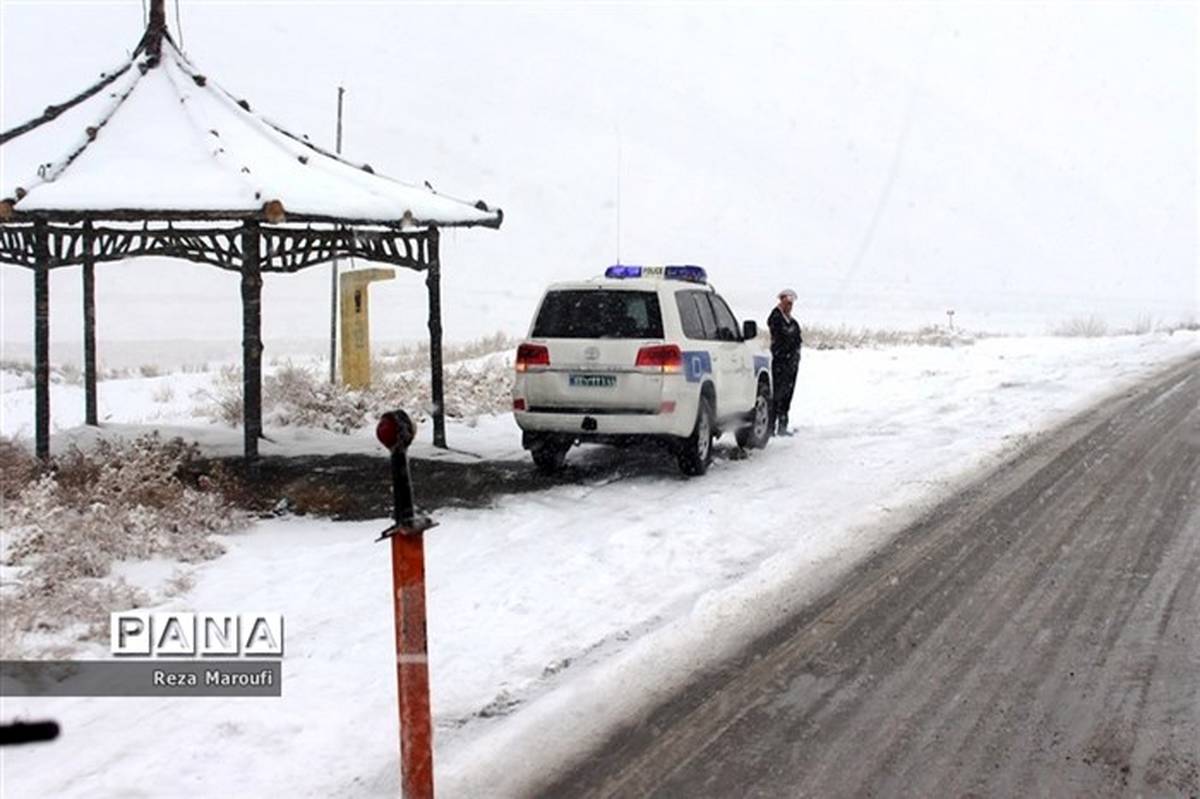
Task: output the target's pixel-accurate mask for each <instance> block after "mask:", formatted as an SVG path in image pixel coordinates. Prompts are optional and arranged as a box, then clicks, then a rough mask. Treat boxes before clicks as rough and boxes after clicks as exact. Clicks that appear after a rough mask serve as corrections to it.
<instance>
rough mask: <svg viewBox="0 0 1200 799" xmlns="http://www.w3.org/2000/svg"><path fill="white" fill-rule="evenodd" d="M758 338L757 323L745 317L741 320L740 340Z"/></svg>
mask: <svg viewBox="0 0 1200 799" xmlns="http://www.w3.org/2000/svg"><path fill="white" fill-rule="evenodd" d="M755 338H758V324H757V323H756V322H753V321H751V320H749V319H747V320H746V321H745V322H742V341H750V340H751V339H755Z"/></svg>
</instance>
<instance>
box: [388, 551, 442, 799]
mask: <svg viewBox="0 0 1200 799" xmlns="http://www.w3.org/2000/svg"><path fill="white" fill-rule="evenodd" d="M391 539H392V583H393V586H394V588H395V591H396V594H395V596H396V680H397V688H398V690H399V697H400V785H401V792H402V796H403V797H404V799H433V723H432V721H431V719H430V712H429V656H428V646H427V642H426V638H425V536H424V533H423V532H421V531H420V530H411V531H410V530H407V529H405V530H403V531H401V530H397V531H396V532H395V534H393V535H392V536H391Z"/></svg>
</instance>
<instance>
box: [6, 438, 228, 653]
mask: <svg viewBox="0 0 1200 799" xmlns="http://www.w3.org/2000/svg"><path fill="white" fill-rule="evenodd" d="M198 458H199V452H198V449H197V447H196V446H195V445H194V444H192V445H188V444H185V443H184V442H183V441H182V440H180V439H175V440H173V441H166V442H164V441H162V440H161V439H160V438H159V436H158V434H157V433H154V434H149V435H145V436H141V437H139V438H137V439H134V440H132V441H119V442H112V441H107V440H101V441H100V442H98V443H97V444H96V446H95V448H94V449H91V450H89V451H86V452H85V451H83V450H79V449H72V450H71V451H70V452H68V453H67V454H65V455H63V456H61V457H59V458H58V459H56V460H55V462H54V463H53V464H52V467H51V469H50V470H48V471H46V472H45V473H44V474H42V475H41V476H40V477H36V478H34V479H32V480H30V481H28V482H27V483H26V485H25V487H24V488H23V489H22V490H21V491H19V492H17V493H16V494H15V495H14V497H13V499H12V500H11V501H6V503H5V505H6V514H5V515H6V519H5V528H6V529H5V533H6V539H7V548H6V560H7V564H8V565H10V566H15V567H19V569H20V571H19V577H18V579H17V580H16V582H15V584H10V585H8V586H6V587H5V591H4V592H3V594H2V595H0V599H2V600H3V604H4V613H3V616H4V626H5V627H10V626H11V627H12V628H13V629H15V630H16V631H18V632H20V631H24V632H33V631H38V630H43V631H44V630H60V629H63V628H66V627H69V626H71V625H73V624H76V623H79V622H82V623H84V624H86V625H87V626H88V630H89V634H93V635H101V634H103V623H104V621H105V619H107V614H108V613H109V612H110V611H112V610H118V609H123V608H128V607H131V606H134V607H136V606H137V605H138V604H140V603H141V602H143V601H144V596H143V595H142V593H141V592H139V591H138V590H137V589H135V588H132V587H130V586H128V585H125V584H124V583H122V582H121V581H119V580H118V581H114V580H112V579H111V578H110V573H111V569H112V565H113V562H114V561H118V560H144V559H148V558H153V557H167V558H174V559H177V560H181V561H185V562H195V561H201V560H208V559H211V558H214V557H216V556H218V555H220V554H221V553H222V552H223V551H224V550H223V548H222V547H221V545H220V544H218V543H217V542H216V541H214V540H213V539H212V538H211V537H210V536H211V535H212V534H213V533H219V532H228V531H231V530H234V529H237V528H239V527H241V526H242V525H243V524H244V523H245V516H244V515H242V514H241V512H239V511H236V510H235V509H234V508H232V507H231V506H230V504H229V502H228V501H227V500H226V498H225V497H224V496H222V495H221V493H220V492H218V491H216V490H212V489H208V490H206V489H205V487H204V486H205V484H206V481H204V480H201V481H200V485H198V486H193V485H190V484H189V480H188V478H189V477H190V476H191V475H192V474H193V473H194V471H195V464H196V462H197V461H198ZM97 625H99V626H97ZM11 633H12V631H11V630H9V631H7V632H6V637H7V638H11V637H12V634H11Z"/></svg>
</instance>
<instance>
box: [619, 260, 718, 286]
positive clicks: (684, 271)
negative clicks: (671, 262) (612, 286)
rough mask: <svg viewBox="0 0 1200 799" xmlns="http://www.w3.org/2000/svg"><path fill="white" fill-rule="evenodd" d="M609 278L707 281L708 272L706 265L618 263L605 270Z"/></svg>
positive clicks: (689, 281)
mask: <svg viewBox="0 0 1200 799" xmlns="http://www.w3.org/2000/svg"><path fill="white" fill-rule="evenodd" d="M604 276H605V277H608V278H617V279H622V278H637V277H645V278H665V279H667V280H685V281H687V282H688V283H707V282H708V274H707V273H706V272H705V271H704V267H701V266H692V265H691V264H688V265H675V266H624V265H622V264H617V265H616V266H610V267H609V268H608V269H605V270H604Z"/></svg>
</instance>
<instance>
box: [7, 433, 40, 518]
mask: <svg viewBox="0 0 1200 799" xmlns="http://www.w3.org/2000/svg"><path fill="white" fill-rule="evenodd" d="M40 471H41V467H40V466H39V465H38V462H37V459H36V458H34V457H33V455H31V454H30V453H29V450H27V449H25V447H23V446H21V445H20V444H18V443H17V441H16V439H14V438H10V437H8V436H0V502H3V503H4V507H5V508H7V507H8V500H10V499H13V498H14V497H16V496H17V495H19V494H20V493H21V492H22V491H24V490H25V489H26V488H27V487H28V486H29V484H30V483H32V482H33V481H34V479H36V478H37V476H38V473H39V472H40ZM5 526H6V527H7V526H8V525H7V524H5Z"/></svg>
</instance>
